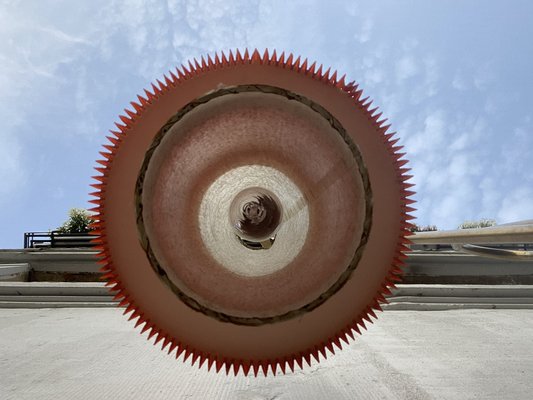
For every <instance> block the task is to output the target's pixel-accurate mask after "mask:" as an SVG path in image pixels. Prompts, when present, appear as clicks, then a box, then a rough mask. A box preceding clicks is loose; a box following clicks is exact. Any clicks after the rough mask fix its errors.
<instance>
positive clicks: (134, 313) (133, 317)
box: [128, 310, 141, 321]
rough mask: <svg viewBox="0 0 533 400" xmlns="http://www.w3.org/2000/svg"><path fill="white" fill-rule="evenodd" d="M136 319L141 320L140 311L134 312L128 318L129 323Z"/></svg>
mask: <svg viewBox="0 0 533 400" xmlns="http://www.w3.org/2000/svg"><path fill="white" fill-rule="evenodd" d="M135 318H141V313H140V312H139V311H138V310H134V311H133V313H132V314H131V315H130V317H129V318H128V321H131V320H132V319H135Z"/></svg>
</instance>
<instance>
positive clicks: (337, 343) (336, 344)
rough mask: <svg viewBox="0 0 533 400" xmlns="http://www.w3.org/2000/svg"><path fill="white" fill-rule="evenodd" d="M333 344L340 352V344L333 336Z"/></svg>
mask: <svg viewBox="0 0 533 400" xmlns="http://www.w3.org/2000/svg"><path fill="white" fill-rule="evenodd" d="M332 341H333V344H334V345H335V346H336V347H337V349H339V351H340V350H342V344H341V342H340V340H339V338H338V337H337V336H335V337H334V338H333V339H332Z"/></svg>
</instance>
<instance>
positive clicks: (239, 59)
mask: <svg viewBox="0 0 533 400" xmlns="http://www.w3.org/2000/svg"><path fill="white" fill-rule="evenodd" d="M235 62H236V63H239V64H244V58H243V57H242V55H241V52H240V51H239V49H236V50H235Z"/></svg>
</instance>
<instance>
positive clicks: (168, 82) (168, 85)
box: [163, 72, 174, 89]
mask: <svg viewBox="0 0 533 400" xmlns="http://www.w3.org/2000/svg"><path fill="white" fill-rule="evenodd" d="M171 73H172V72H171ZM163 77H164V78H165V86H166V88H167V89H168V88H169V87H170V86H174V83H173V82H172V80H170V79H169V78H168V76H167V75H166V74H165V75H163Z"/></svg>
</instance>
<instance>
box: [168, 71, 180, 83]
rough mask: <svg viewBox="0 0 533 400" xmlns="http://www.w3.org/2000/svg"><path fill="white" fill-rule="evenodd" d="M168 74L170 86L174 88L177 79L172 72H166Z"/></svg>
mask: <svg viewBox="0 0 533 400" xmlns="http://www.w3.org/2000/svg"><path fill="white" fill-rule="evenodd" d="M168 74H169V75H170V82H171V84H172V86H176V85H177V84H178V81H179V79H178V77H177V76H176V75H175V74H174V73H173V72H172V71H168Z"/></svg>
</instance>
